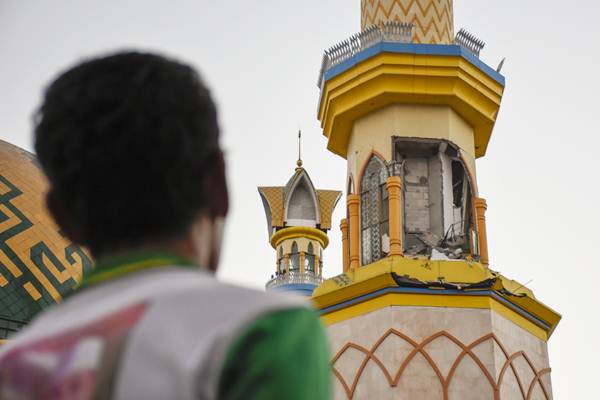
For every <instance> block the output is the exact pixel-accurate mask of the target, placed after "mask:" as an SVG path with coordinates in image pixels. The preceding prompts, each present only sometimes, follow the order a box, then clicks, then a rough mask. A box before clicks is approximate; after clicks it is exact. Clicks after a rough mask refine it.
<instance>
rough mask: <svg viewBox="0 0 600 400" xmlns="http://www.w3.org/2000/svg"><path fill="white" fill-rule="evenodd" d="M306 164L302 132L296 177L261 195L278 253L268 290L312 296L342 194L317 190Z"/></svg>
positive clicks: (320, 277) (267, 188) (266, 188)
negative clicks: (332, 218) (303, 160)
mask: <svg viewBox="0 0 600 400" xmlns="http://www.w3.org/2000/svg"><path fill="white" fill-rule="evenodd" d="M302 165H303V164H302V154H301V133H300V132H298V161H297V162H296V170H295V171H294V174H293V175H292V177H291V178H290V179H289V181H288V182H287V184H286V185H285V186H262V187H259V188H258V192H259V194H260V197H261V199H262V202H263V206H264V208H265V214H266V217H267V228H268V233H269V242H270V243H271V246H272V247H273V249H275V254H276V261H275V273H274V274H273V275H272V276H271V280H270V281H269V282H267V284H266V288H267V290H278V291H291V292H296V293H298V294H302V295H305V296H310V295H311V294H312V292H313V291H314V289H315V288H316V287H317V286H318V285H319V284H321V282H323V250H325V248H326V247H327V245H328V244H329V238H328V237H327V231H328V230H329V229H331V214H332V213H333V209H334V208H335V206H336V204H337V202H338V200H339V199H340V196H341V192H340V191H337V190H320V189H315V187H314V185H313V183H312V180H311V179H310V176H308V172H307V171H306V169H304V167H303V166H302Z"/></svg>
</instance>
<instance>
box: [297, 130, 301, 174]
mask: <svg viewBox="0 0 600 400" xmlns="http://www.w3.org/2000/svg"><path fill="white" fill-rule="evenodd" d="M296 165H297V166H298V167H297V168H302V131H301V130H300V129H298V161H296Z"/></svg>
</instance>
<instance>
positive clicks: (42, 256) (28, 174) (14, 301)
mask: <svg viewBox="0 0 600 400" xmlns="http://www.w3.org/2000/svg"><path fill="white" fill-rule="evenodd" d="M47 187H48V184H47V181H46V178H45V176H44V174H43V173H42V171H41V170H40V168H39V166H38V164H37V160H36V158H35V156H34V155H33V154H31V153H29V152H27V151H25V150H23V149H21V148H19V147H16V146H13V145H11V144H9V143H7V142H4V141H1V140H0V342H1V341H2V340H4V339H6V338H7V337H8V336H9V335H10V334H12V333H14V332H16V331H17V330H19V329H20V328H21V327H22V326H24V325H25V324H26V323H27V322H29V321H30V320H31V319H32V318H33V316H34V315H35V314H37V313H38V312H39V311H41V310H42V309H43V308H45V307H47V306H49V305H51V304H54V303H56V302H60V301H61V299H62V298H63V296H64V295H66V294H67V293H69V292H70V291H71V290H72V289H73V288H74V287H75V286H76V285H77V284H78V283H79V282H80V281H81V279H82V277H83V274H85V273H86V272H87V271H89V270H90V268H91V266H92V261H91V258H90V256H89V255H88V253H86V251H85V250H83V249H82V248H80V247H79V246H77V245H76V244H74V243H72V242H71V241H70V240H69V239H67V238H66V237H64V236H63V235H62V234H61V232H60V230H59V228H58V226H57V225H56V224H55V223H54V221H53V220H52V218H51V217H50V215H49V214H48V212H47V210H46V205H45V194H46V191H47Z"/></svg>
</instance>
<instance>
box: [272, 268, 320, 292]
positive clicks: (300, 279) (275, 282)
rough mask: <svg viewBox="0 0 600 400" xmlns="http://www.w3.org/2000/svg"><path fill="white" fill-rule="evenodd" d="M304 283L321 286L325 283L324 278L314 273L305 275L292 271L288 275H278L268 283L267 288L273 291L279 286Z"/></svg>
mask: <svg viewBox="0 0 600 400" xmlns="http://www.w3.org/2000/svg"><path fill="white" fill-rule="evenodd" d="M302 283H309V284H313V285H320V284H321V283H323V277H322V276H318V275H316V274H315V273H314V272H310V271H309V272H304V273H301V272H299V271H298V272H297V271H290V272H288V273H285V274H281V275H278V276H276V277H275V278H273V279H271V280H270V281H269V282H267V284H266V285H265V287H266V288H267V289H273V288H276V287H278V286H283V285H290V284H302Z"/></svg>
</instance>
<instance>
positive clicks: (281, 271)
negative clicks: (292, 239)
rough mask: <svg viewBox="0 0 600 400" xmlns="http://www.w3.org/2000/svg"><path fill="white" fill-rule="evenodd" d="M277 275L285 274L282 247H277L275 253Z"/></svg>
mask: <svg viewBox="0 0 600 400" xmlns="http://www.w3.org/2000/svg"><path fill="white" fill-rule="evenodd" d="M277 273H278V274H279V275H282V274H285V257H284V256H283V247H282V246H280V247H279V251H278V252H277Z"/></svg>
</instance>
